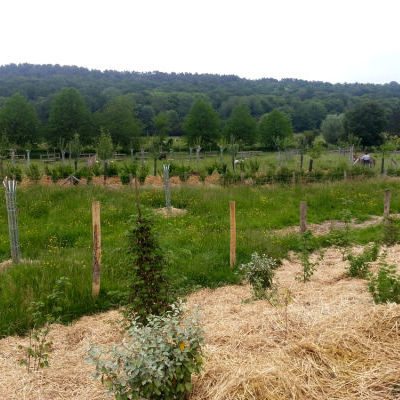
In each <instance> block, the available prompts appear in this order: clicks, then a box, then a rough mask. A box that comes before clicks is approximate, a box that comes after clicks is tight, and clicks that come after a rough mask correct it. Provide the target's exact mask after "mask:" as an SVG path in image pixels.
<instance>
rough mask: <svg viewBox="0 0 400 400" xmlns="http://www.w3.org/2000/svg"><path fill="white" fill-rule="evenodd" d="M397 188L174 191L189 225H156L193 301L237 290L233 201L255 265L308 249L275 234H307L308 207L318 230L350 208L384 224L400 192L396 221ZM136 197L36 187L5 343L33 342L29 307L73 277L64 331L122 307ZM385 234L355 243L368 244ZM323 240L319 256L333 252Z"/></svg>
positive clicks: (157, 200) (22, 222) (1, 307)
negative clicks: (216, 290) (15, 337)
mask: <svg viewBox="0 0 400 400" xmlns="http://www.w3.org/2000/svg"><path fill="white" fill-rule="evenodd" d="M396 186H397V184H396V183H394V182H392V181H383V180H368V181H359V182H357V181H352V182H340V183H332V184H323V185H322V184H318V185H307V186H296V187H293V188H291V187H284V186H272V187H269V188H267V187H250V186H235V187H228V188H221V187H215V188H209V187H206V186H204V187H203V186H198V187H179V188H173V190H172V204H173V206H174V207H178V208H185V209H187V210H188V212H187V214H185V215H183V216H179V217H171V218H164V217H160V216H158V217H155V224H156V230H157V231H158V232H159V239H160V242H161V245H162V247H163V249H164V251H165V254H166V256H167V258H168V259H169V261H170V267H169V270H168V274H169V277H170V279H171V281H172V284H173V286H174V287H175V288H176V289H177V290H179V291H181V292H187V291H190V290H193V289H194V288H197V287H205V286H207V287H216V286H219V285H223V284H227V283H235V282H237V280H238V275H237V274H236V273H235V271H232V270H231V269H230V268H229V200H235V201H236V210H237V231H238V233H237V240H238V243H237V260H238V264H240V263H244V262H247V261H248V260H249V258H250V255H251V253H252V252H254V251H258V252H259V253H267V254H270V255H271V256H273V257H276V258H281V257H284V256H285V255H286V254H287V252H288V251H289V250H293V249H294V250H295V249H297V248H298V245H299V243H298V238H297V237H296V235H289V236H277V235H274V234H273V230H275V229H279V228H283V227H285V226H290V225H297V224H298V214H299V202H300V200H306V201H307V202H308V221H309V222H316V223H318V222H322V221H324V220H327V219H340V218H341V216H342V211H343V208H348V209H349V210H350V211H351V213H352V215H353V216H354V217H356V218H358V219H360V220H364V219H367V218H368V216H369V215H381V214H382V209H383V192H384V189H385V188H391V189H393V190H392V202H391V203H392V204H391V208H392V212H396V211H397V210H399V209H400V197H399V196H398V195H397V193H396V191H395V189H396ZM93 200H99V201H100V202H101V224H102V254H103V258H102V276H101V292H100V296H99V297H98V298H97V299H93V298H92V297H91V269H92V232H91V202H92V201H93ZM140 201H141V204H142V206H143V207H147V208H150V209H154V208H160V207H163V206H164V202H165V199H164V193H163V191H162V190H159V189H145V190H141V192H140ZM135 202H136V200H135V193H134V191H133V190H132V189H130V188H127V187H124V188H121V189H120V190H112V189H107V188H103V187H96V186H90V185H89V186H87V187H74V188H67V189H65V188H60V187H56V186H49V187H43V186H35V185H33V186H30V187H26V188H21V189H20V190H19V191H18V208H19V226H20V240H21V250H22V255H23V258H24V259H31V260H34V261H35V262H34V263H22V264H20V265H17V266H14V267H11V268H7V269H5V270H3V272H0V337H1V336H5V335H9V334H13V333H24V332H25V331H26V329H27V328H28V327H29V326H30V324H31V315H30V311H29V306H30V303H31V301H37V300H40V299H41V298H43V297H44V296H46V295H47V294H49V293H50V292H51V290H52V287H53V286H54V284H55V281H56V280H57V279H58V278H60V277H61V276H67V277H69V278H70V280H71V282H72V286H71V288H69V289H68V291H67V294H66V296H67V305H68V306H67V307H66V310H65V313H64V316H63V319H64V321H70V320H72V319H73V318H76V317H78V316H80V315H83V314H88V313H93V312H97V311H100V310H105V309H108V308H110V307H114V306H116V305H118V304H119V303H120V302H121V299H122V298H123V294H124V291H125V282H126V268H125V267H126V262H127V257H126V256H125V254H126V242H127V240H126V237H125V233H126V231H127V230H128V227H129V221H130V218H131V217H132V216H134V215H135V214H136V206H135ZM0 221H1V224H0V261H2V260H6V259H8V258H9V257H10V255H9V242H8V231H7V229H8V228H7V215H6V208H5V201H4V193H3V192H1V193H0ZM377 234H379V232H378V230H377V228H369V229H367V230H365V232H364V233H363V234H362V233H358V234H355V235H354V236H353V239H354V240H360V241H367V240H368V239H369V238H370V237H374V235H377ZM324 244H325V242H324V239H323V238H321V239H315V246H316V247H318V246H321V245H324Z"/></svg>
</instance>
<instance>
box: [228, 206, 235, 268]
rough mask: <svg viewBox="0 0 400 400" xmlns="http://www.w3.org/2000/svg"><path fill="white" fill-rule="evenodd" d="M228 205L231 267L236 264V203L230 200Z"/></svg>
mask: <svg viewBox="0 0 400 400" xmlns="http://www.w3.org/2000/svg"><path fill="white" fill-rule="evenodd" d="M229 206H230V217H231V218H230V222H231V223H230V226H231V241H230V266H231V268H233V267H234V266H235V265H236V203H235V202H234V201H230V202H229Z"/></svg>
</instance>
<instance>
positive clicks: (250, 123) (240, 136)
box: [225, 104, 257, 145]
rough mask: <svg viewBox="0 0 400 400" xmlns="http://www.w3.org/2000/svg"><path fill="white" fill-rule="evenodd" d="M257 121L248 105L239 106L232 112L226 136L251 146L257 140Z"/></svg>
mask: <svg viewBox="0 0 400 400" xmlns="http://www.w3.org/2000/svg"><path fill="white" fill-rule="evenodd" d="M256 127H257V124H256V121H255V119H254V118H253V117H252V116H251V114H250V109H249V107H248V106H247V105H246V104H238V105H237V106H235V107H234V108H233V110H232V114H231V116H230V118H229V120H228V123H227V125H226V128H225V129H226V136H227V137H228V138H229V137H231V136H234V137H235V138H236V140H238V141H241V142H242V143H244V144H247V145H251V144H254V143H255V142H256V140H257V137H256V136H257V135H256V133H257V132H256Z"/></svg>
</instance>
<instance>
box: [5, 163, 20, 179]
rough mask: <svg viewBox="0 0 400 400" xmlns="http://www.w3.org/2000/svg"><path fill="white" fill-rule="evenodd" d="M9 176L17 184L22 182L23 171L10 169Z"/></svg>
mask: <svg viewBox="0 0 400 400" xmlns="http://www.w3.org/2000/svg"><path fill="white" fill-rule="evenodd" d="M7 175H8V176H9V177H10V178H12V179H15V180H16V181H17V182H22V170H21V168H19V167H10V169H9V170H8V172H7Z"/></svg>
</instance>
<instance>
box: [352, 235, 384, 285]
mask: <svg viewBox="0 0 400 400" xmlns="http://www.w3.org/2000/svg"><path fill="white" fill-rule="evenodd" d="M379 248H380V246H379V244H378V243H374V244H373V245H371V246H367V247H366V248H365V249H364V250H363V252H362V253H361V254H359V255H358V256H354V255H352V254H349V255H348V256H347V259H348V260H349V263H350V265H349V268H348V271H347V273H348V275H349V276H352V277H353V278H365V277H366V276H367V275H368V272H369V267H370V263H371V262H373V261H376V260H377V259H378V255H379Z"/></svg>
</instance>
